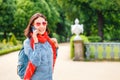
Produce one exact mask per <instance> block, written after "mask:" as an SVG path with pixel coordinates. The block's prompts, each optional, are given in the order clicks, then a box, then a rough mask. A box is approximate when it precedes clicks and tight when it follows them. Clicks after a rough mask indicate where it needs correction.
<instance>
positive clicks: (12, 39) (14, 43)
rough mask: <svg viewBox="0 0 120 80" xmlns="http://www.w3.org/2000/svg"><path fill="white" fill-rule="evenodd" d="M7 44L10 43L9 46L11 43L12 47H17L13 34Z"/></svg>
mask: <svg viewBox="0 0 120 80" xmlns="http://www.w3.org/2000/svg"><path fill="white" fill-rule="evenodd" d="M9 42H10V43H11V44H12V43H13V45H17V39H16V37H15V35H14V34H12V36H11V38H10V41H9Z"/></svg>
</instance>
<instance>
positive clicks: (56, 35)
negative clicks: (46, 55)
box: [52, 33, 60, 42]
mask: <svg viewBox="0 0 120 80" xmlns="http://www.w3.org/2000/svg"><path fill="white" fill-rule="evenodd" d="M52 37H53V38H56V39H57V41H58V42H60V37H59V35H58V34H56V33H52Z"/></svg>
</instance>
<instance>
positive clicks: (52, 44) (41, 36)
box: [30, 32, 56, 67]
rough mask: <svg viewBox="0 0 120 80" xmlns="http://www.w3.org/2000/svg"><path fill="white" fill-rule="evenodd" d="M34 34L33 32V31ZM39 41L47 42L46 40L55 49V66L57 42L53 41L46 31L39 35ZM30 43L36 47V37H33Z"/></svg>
mask: <svg viewBox="0 0 120 80" xmlns="http://www.w3.org/2000/svg"><path fill="white" fill-rule="evenodd" d="M31 36H32V33H31ZM37 38H38V41H39V42H40V43H45V42H46V41H48V42H49V43H50V45H51V47H52V50H53V67H54V65H55V61H56V47H55V44H54V43H53V42H52V40H51V39H50V37H49V36H48V34H47V32H45V33H44V34H43V35H39V34H38V35H37ZM30 45H31V47H32V49H33V48H34V39H33V38H32V37H31V40H30Z"/></svg>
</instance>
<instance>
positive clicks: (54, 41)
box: [51, 38, 58, 48]
mask: <svg viewBox="0 0 120 80" xmlns="http://www.w3.org/2000/svg"><path fill="white" fill-rule="evenodd" d="M51 40H52V41H53V43H54V44H55V47H56V48H58V42H57V39H56V38H51Z"/></svg>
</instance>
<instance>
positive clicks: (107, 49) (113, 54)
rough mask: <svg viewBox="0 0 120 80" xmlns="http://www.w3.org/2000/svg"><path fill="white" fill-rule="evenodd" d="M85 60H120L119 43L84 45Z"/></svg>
mask: <svg viewBox="0 0 120 80" xmlns="http://www.w3.org/2000/svg"><path fill="white" fill-rule="evenodd" d="M85 47H86V51H85V55H86V59H87V60H120V43H117V42H112V43H103V42H99V43H98V42H97V43H85Z"/></svg>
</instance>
